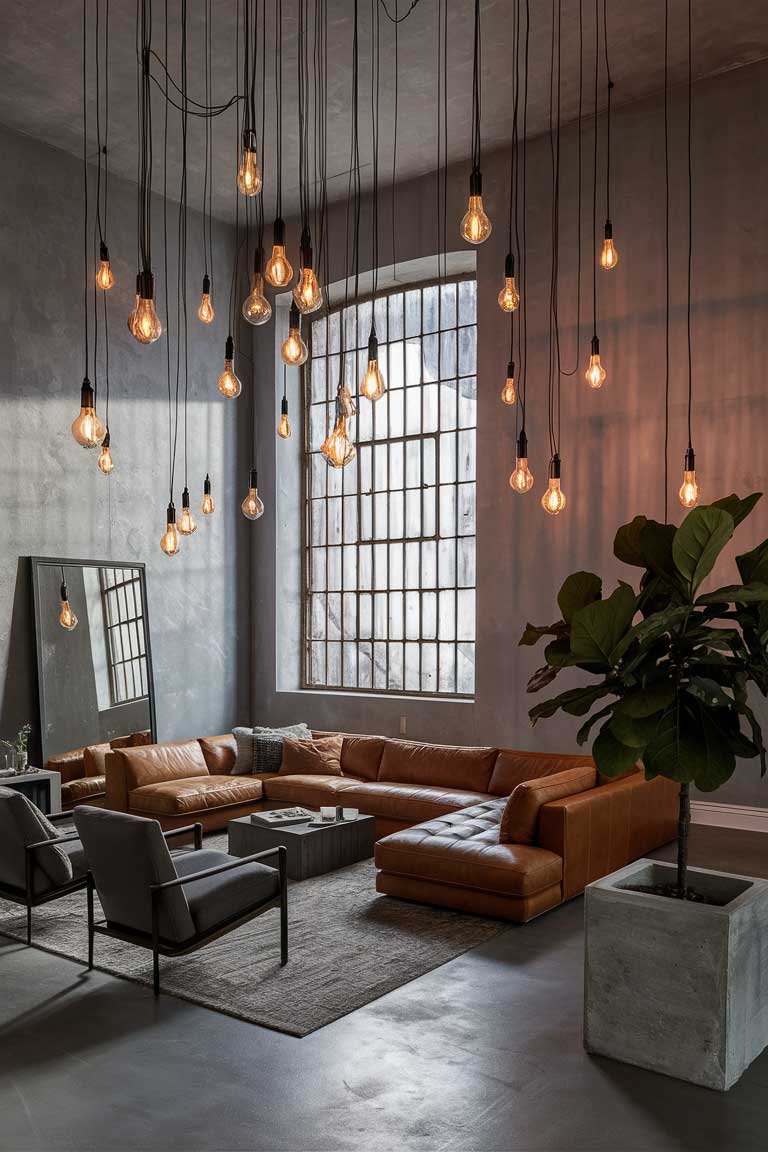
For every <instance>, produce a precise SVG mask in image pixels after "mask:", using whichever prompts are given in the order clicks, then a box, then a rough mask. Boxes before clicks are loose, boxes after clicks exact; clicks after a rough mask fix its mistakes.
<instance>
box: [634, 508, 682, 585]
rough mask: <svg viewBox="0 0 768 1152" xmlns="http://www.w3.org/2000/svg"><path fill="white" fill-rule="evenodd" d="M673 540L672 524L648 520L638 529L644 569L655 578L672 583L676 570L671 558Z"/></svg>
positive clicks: (673, 529)
mask: <svg viewBox="0 0 768 1152" xmlns="http://www.w3.org/2000/svg"><path fill="white" fill-rule="evenodd" d="M674 539H675V526H674V524H660V523H659V522H658V520H648V521H646V523H645V524H644V525H643V526H642V528H641V529H640V551H641V552H642V554H643V558H644V560H645V564H646V567H647V568H649V569H650V570H651V572H654V573H655V574H656V575H657V576H661V577H663V578H664V579H665V580H666V581H668V582H670V581H671V582H672V583H674V582H675V580H676V569H675V564H674V560H673V556H672V544H673V541H674Z"/></svg>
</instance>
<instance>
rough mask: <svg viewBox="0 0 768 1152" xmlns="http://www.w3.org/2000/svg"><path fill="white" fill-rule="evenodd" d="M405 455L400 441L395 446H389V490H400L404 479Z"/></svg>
mask: <svg viewBox="0 0 768 1152" xmlns="http://www.w3.org/2000/svg"><path fill="white" fill-rule="evenodd" d="M404 455H405V452H404V445H403V443H402V441H401V442H400V443H397V444H390V446H389V486H390V488H402V487H403V482H404V480H405V477H404V475H403V466H404V461H403V457H404Z"/></svg>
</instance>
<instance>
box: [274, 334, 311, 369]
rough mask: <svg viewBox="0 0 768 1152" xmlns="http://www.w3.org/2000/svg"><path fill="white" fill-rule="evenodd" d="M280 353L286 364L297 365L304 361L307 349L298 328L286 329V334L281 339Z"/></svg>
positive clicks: (307, 352)
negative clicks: (284, 337)
mask: <svg viewBox="0 0 768 1152" xmlns="http://www.w3.org/2000/svg"><path fill="white" fill-rule="evenodd" d="M280 355H281V356H282V358H283V360H284V361H285V363H286V364H292V365H295V366H298V365H299V364H304V363H305V362H306V359H307V357H308V356H309V349H308V348H307V346H306V344H305V343H304V341H303V340H302V338H301V329H300V328H289V329H288V336H287V337H286V339H285V340H284V341H283V345H282V347H281V349H280Z"/></svg>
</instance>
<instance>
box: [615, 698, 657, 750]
mask: <svg viewBox="0 0 768 1152" xmlns="http://www.w3.org/2000/svg"><path fill="white" fill-rule="evenodd" d="M659 720H660V717H659V716H658V715H652V716H643V717H634V716H625V715H624V714H623V713H621V712H617V711H616V710H615V709H614V712H613V719H612V720H611V723H610V730H611V734H612V735H613V736H615V737H616V739H617V740H619V741H621V743H622V744H626V745H627V747H628V748H645V747H646V745H648V744H650V742H651V740H653V738H654V736H655V735H656V729H657V728H658V726H659ZM639 755H640V753H639V752H638V756H639Z"/></svg>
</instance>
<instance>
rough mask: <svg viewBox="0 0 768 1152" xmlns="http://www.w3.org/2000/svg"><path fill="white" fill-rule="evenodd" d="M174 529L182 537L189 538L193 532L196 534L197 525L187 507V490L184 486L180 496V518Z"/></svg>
mask: <svg viewBox="0 0 768 1152" xmlns="http://www.w3.org/2000/svg"><path fill="white" fill-rule="evenodd" d="M176 527H177V528H178V530H179V532H181V534H182V536H191V535H192V533H193V532H197V524H196V523H195V520H194V518H193V516H192V512H191V509H190V507H189V488H187V487H186V486H185V487H184V491H183V492H182V494H181V516H180V517H179V522H178V524H177V525H176Z"/></svg>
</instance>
